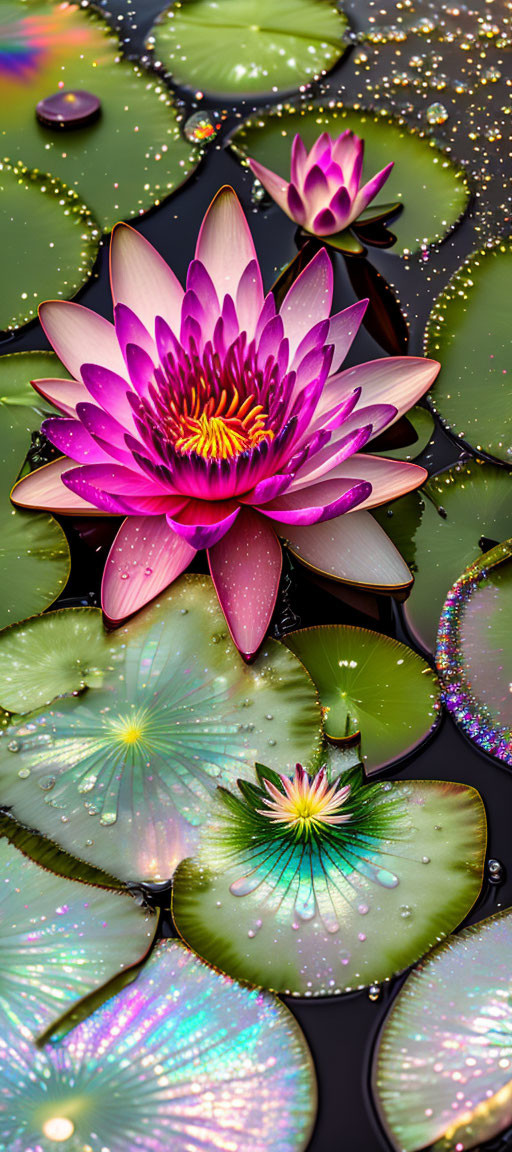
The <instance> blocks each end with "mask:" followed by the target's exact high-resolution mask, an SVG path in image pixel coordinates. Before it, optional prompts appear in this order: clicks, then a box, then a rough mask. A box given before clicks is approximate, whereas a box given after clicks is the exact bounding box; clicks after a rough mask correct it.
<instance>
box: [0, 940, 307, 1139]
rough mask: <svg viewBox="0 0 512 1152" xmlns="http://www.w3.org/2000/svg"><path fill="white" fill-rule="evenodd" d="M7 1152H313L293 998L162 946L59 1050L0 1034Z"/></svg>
mask: <svg viewBox="0 0 512 1152" xmlns="http://www.w3.org/2000/svg"><path fill="white" fill-rule="evenodd" d="M0 1037H1V1038H0V1067H1V1069H2V1071H1V1072H0V1146H1V1147H4V1148H9V1152H28V1150H29V1149H30V1150H31V1152H35V1150H36V1149H37V1152H55V1148H56V1147H57V1146H62V1147H65V1149H66V1152H83V1150H84V1149H85V1148H91V1149H94V1152H98V1150H99V1149H102V1152H126V1149H127V1148H137V1149H138V1150H139V1152H164V1150H166V1149H169V1148H172V1150H173V1152H195V1150H196V1149H197V1152H204V1150H205V1149H206V1148H207V1149H209V1150H211V1152H221V1150H225V1152H263V1150H265V1152H301V1150H302V1149H304V1148H305V1147H306V1145H307V1143H308V1139H309V1136H310V1132H311V1127H312V1123H313V1120H314V1116H315V1106H316V1090H315V1077H314V1071H313V1066H312V1062H311V1058H310V1055H309V1052H308V1049H307V1046H306V1043H305V1040H304V1038H303V1036H302V1033H301V1031H300V1029H299V1027H298V1025H297V1024H296V1022H295V1020H294V1018H293V1017H292V1015H291V1013H290V1012H289V1011H288V1009H287V1008H285V1007H284V1005H283V1004H281V1003H280V1001H278V1000H276V999H275V998H274V997H272V996H270V995H266V994H263V993H260V992H257V991H250V990H248V989H247V988H243V987H242V986H241V985H239V984H234V983H233V982H232V981H231V980H228V979H227V978H226V977H222V976H219V975H218V974H217V973H216V972H214V971H213V970H212V969H210V968H208V967H207V966H206V965H205V964H203V963H202V961H200V960H197V959H196V958H195V957H194V956H192V955H191V953H190V952H188V950H187V949H186V948H185V947H184V946H183V945H182V944H177V943H175V942H171V941H165V942H163V943H161V944H160V945H158V947H157V948H156V949H155V951H154V952H153V954H152V956H151V958H150V959H149V961H148V963H147V964H146V966H145V967H144V969H143V970H142V971H141V972H140V974H139V976H138V977H137V979H136V981H135V982H134V983H133V984H131V985H130V986H129V987H127V988H125V989H124V990H123V991H122V992H121V993H119V995H117V996H115V997H113V999H111V1000H109V1001H108V1002H107V1003H106V1004H105V1005H104V1006H103V1007H102V1008H100V1009H99V1010H98V1011H97V1012H95V1013H94V1014H93V1015H92V1016H91V1017H89V1019H88V1020H86V1021H85V1022H84V1023H82V1024H80V1025H79V1027H77V1028H75V1029H74V1030H73V1031H72V1032H71V1033H69V1034H68V1036H67V1037H66V1038H65V1039H64V1040H63V1041H61V1042H60V1043H59V1044H55V1045H53V1044H51V1045H48V1046H47V1047H46V1048H44V1049H43V1050H40V1049H39V1050H38V1049H37V1048H35V1047H34V1046H33V1045H32V1044H30V1043H29V1042H28V1040H27V1039H26V1038H25V1035H24V1034H23V1030H20V1026H19V1021H18V1020H17V1018H16V1016H15V1015H14V1014H12V1013H11V1014H10V1015H9V1016H8V1017H6V1018H5V1020H4V1021H2V1026H1V1027H0Z"/></svg>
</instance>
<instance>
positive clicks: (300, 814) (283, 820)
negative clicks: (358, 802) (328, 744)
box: [258, 764, 350, 833]
mask: <svg viewBox="0 0 512 1152" xmlns="http://www.w3.org/2000/svg"><path fill="white" fill-rule="evenodd" d="M280 779H281V783H282V788H283V791H281V790H280V789H279V788H277V787H276V786H275V784H272V783H271V781H270V780H265V781H264V784H265V789H266V791H267V793H268V796H265V798H264V804H265V805H266V807H265V808H261V809H258V811H259V814H260V816H267V817H268V819H269V820H272V822H273V823H275V824H282V825H283V826H284V827H286V828H288V829H293V830H294V831H296V832H298V833H303V832H305V833H308V832H311V831H313V830H315V829H316V830H319V829H320V828H321V827H322V825H337V824H344V823H345V821H347V820H349V819H350V812H341V811H340V809H341V808H343V806H344V804H345V802H346V800H347V799H348V796H349V794H350V785H348V784H347V785H345V787H342V788H340V787H339V786H338V783H337V782H336V783H335V784H329V781H328V778H327V774H326V772H325V769H323V768H321V769H320V771H319V772H318V773H317V774H316V776H313V777H312V778H310V777H309V776H308V774H307V772H305V771H304V769H303V768H302V766H301V765H300V764H298V765H297V767H296V770H295V776H294V778H293V780H289V779H288V777H287V776H281V777H280Z"/></svg>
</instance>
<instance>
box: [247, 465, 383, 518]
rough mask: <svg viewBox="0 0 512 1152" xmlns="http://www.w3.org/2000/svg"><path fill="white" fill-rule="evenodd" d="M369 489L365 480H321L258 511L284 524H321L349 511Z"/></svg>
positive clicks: (361, 499) (288, 493)
mask: <svg viewBox="0 0 512 1152" xmlns="http://www.w3.org/2000/svg"><path fill="white" fill-rule="evenodd" d="M342 467H343V465H342ZM347 467H349V465H347ZM371 490H372V486H371V484H369V483H367V482H366V481H357V480H352V479H347V480H321V481H320V483H318V484H312V485H311V487H309V488H303V489H302V490H301V491H300V492H291V493H290V492H287V493H286V494H285V495H284V496H280V497H279V498H278V499H277V500H272V502H271V503H270V504H265V505H263V506H262V507H261V508H260V509H259V511H260V512H262V513H263V514H264V515H265V516H269V517H270V518H271V519H272V520H279V521H281V523H283V524H320V523H321V522H322V520H331V519H332V518H333V517H334V516H341V515H342V514H343V513H344V512H349V511H350V509H351V508H355V507H356V505H358V504H361V503H362V502H363V500H366V499H367V497H368V496H369V495H370V493H371Z"/></svg>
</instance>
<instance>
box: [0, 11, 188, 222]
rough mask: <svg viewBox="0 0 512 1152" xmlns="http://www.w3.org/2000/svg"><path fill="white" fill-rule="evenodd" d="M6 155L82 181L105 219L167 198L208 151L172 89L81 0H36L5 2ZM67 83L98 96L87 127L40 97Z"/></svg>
mask: <svg viewBox="0 0 512 1152" xmlns="http://www.w3.org/2000/svg"><path fill="white" fill-rule="evenodd" d="M2 25H3V32H4V35H5V41H6V43H7V49H6V52H5V54H4V55H3V56H2V59H0V102H1V105H2V108H3V116H2V125H1V128H0V147H1V154H2V155H4V156H7V157H8V158H9V159H10V160H12V161H16V162H18V161H19V160H22V161H23V162H24V163H25V164H28V165H30V166H31V167H33V168H39V169H40V171H41V172H51V174H52V176H57V177H59V178H60V179H61V180H64V181H65V182H66V184H67V185H68V186H69V187H71V188H75V189H76V190H77V191H78V192H79V194H80V196H81V197H83V199H84V200H85V201H86V203H87V204H88V205H89V207H90V208H91V210H92V211H93V212H94V213H95V215H96V217H97V219H98V220H99V221H100V223H101V224H102V226H103V227H104V228H111V227H112V226H113V224H115V223H116V221H117V220H120V219H127V218H128V217H130V216H135V215H138V214H139V213H140V212H142V211H144V210H145V209H147V208H149V207H151V206H152V205H153V204H158V203H159V202H160V200H162V199H163V197H164V196H167V195H168V193H169V192H171V191H172V190H173V189H174V188H176V187H179V185H180V184H182V183H183V181H184V180H185V178H186V177H187V176H188V175H189V173H190V172H191V171H192V170H193V168H194V167H195V165H196V164H197V162H198V159H199V156H200V152H199V150H198V149H197V148H194V147H192V146H191V144H190V143H189V142H187V141H186V140H185V139H184V138H183V136H182V135H181V130H180V119H179V117H178V115H177V113H176V111H175V108H174V105H173V102H172V97H171V96H170V94H169V92H168V91H167V90H166V88H165V87H164V85H163V84H162V83H161V82H160V81H159V80H158V79H157V78H156V77H155V76H154V75H152V74H151V73H149V72H144V71H142V70H141V69H140V68H139V67H138V66H136V65H135V64H132V63H130V62H129V61H127V60H122V59H121V58H120V54H119V42H118V39H117V37H116V36H115V35H114V34H113V33H112V31H111V30H110V29H109V28H108V26H107V25H106V24H105V22H104V21H103V20H102V19H101V18H100V17H99V16H98V15H94V14H93V13H91V12H84V11H83V10H81V7H80V6H79V5H78V4H74V3H67V2H64V3H51V2H48V0H29V3H13V2H12V0H7V3H4V4H3V6H2ZM59 89H64V90H75V91H76V90H84V91H89V92H91V93H92V94H93V95H95V96H98V97H99V98H100V100H101V105H102V110H101V114H100V116H99V118H98V119H97V120H95V121H94V123H92V124H89V125H88V126H85V127H76V128H71V127H69V126H68V127H66V128H65V129H62V128H59V127H58V126H57V125H55V126H53V127H46V126H44V125H42V124H40V123H39V121H38V120H37V119H36V114H35V110H36V105H37V104H38V102H39V101H40V100H41V99H44V97H47V96H51V95H53V94H54V93H55V92H58V91H59Z"/></svg>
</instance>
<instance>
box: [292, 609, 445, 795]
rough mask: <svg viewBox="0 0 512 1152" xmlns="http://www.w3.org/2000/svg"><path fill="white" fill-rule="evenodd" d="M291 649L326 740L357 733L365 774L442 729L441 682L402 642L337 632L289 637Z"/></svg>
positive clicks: (343, 629)
mask: <svg viewBox="0 0 512 1152" xmlns="http://www.w3.org/2000/svg"><path fill="white" fill-rule="evenodd" d="M286 643H287V645H288V647H289V648H291V650H292V652H295V655H296V656H298V657H299V660H301V661H302V663H303V664H304V666H305V667H306V668H307V670H308V672H309V673H310V676H311V677H312V679H313V680H314V682H315V684H316V686H317V688H318V692H319V695H320V700H321V703H322V707H323V709H324V726H325V731H326V734H327V736H328V738H329V740H332V741H333V742H334V743H339V742H341V743H343V742H344V741H346V740H353V739H354V738H355V737H356V736H357V734H358V733H359V734H360V740H361V748H362V754H363V762H364V765H365V768H366V771H367V773H368V774H370V775H371V774H372V773H373V772H377V771H378V770H379V769H380V768H384V767H385V766H386V765H387V764H390V763H392V762H393V761H394V760H398V758H399V757H400V756H405V755H406V754H407V753H408V752H411V751H412V750H413V749H414V748H415V747H416V746H417V745H418V744H420V743H421V741H422V740H425V738H426V737H427V736H428V734H429V732H431V731H432V729H433V728H434V727H435V725H436V724H437V722H438V719H439V685H438V682H437V679H436V676H435V675H434V673H433V672H432V669H431V668H430V667H429V665H428V664H426V663H425V661H424V660H422V659H421V657H420V656H418V655H417V653H416V652H413V650H412V649H411V648H408V647H406V645H405V644H400V643H399V641H398V640H393V639H392V638H390V637H389V636H382V635H380V633H377V632H370V631H368V630H367V629H366V628H352V627H349V626H343V625H337V624H336V625H321V626H320V627H316V628H302V629H300V630H299V631H297V632H291V633H290V634H289V635H288V636H287V637H286ZM405 700H406V701H407V706H406V707H404V701H405Z"/></svg>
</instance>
